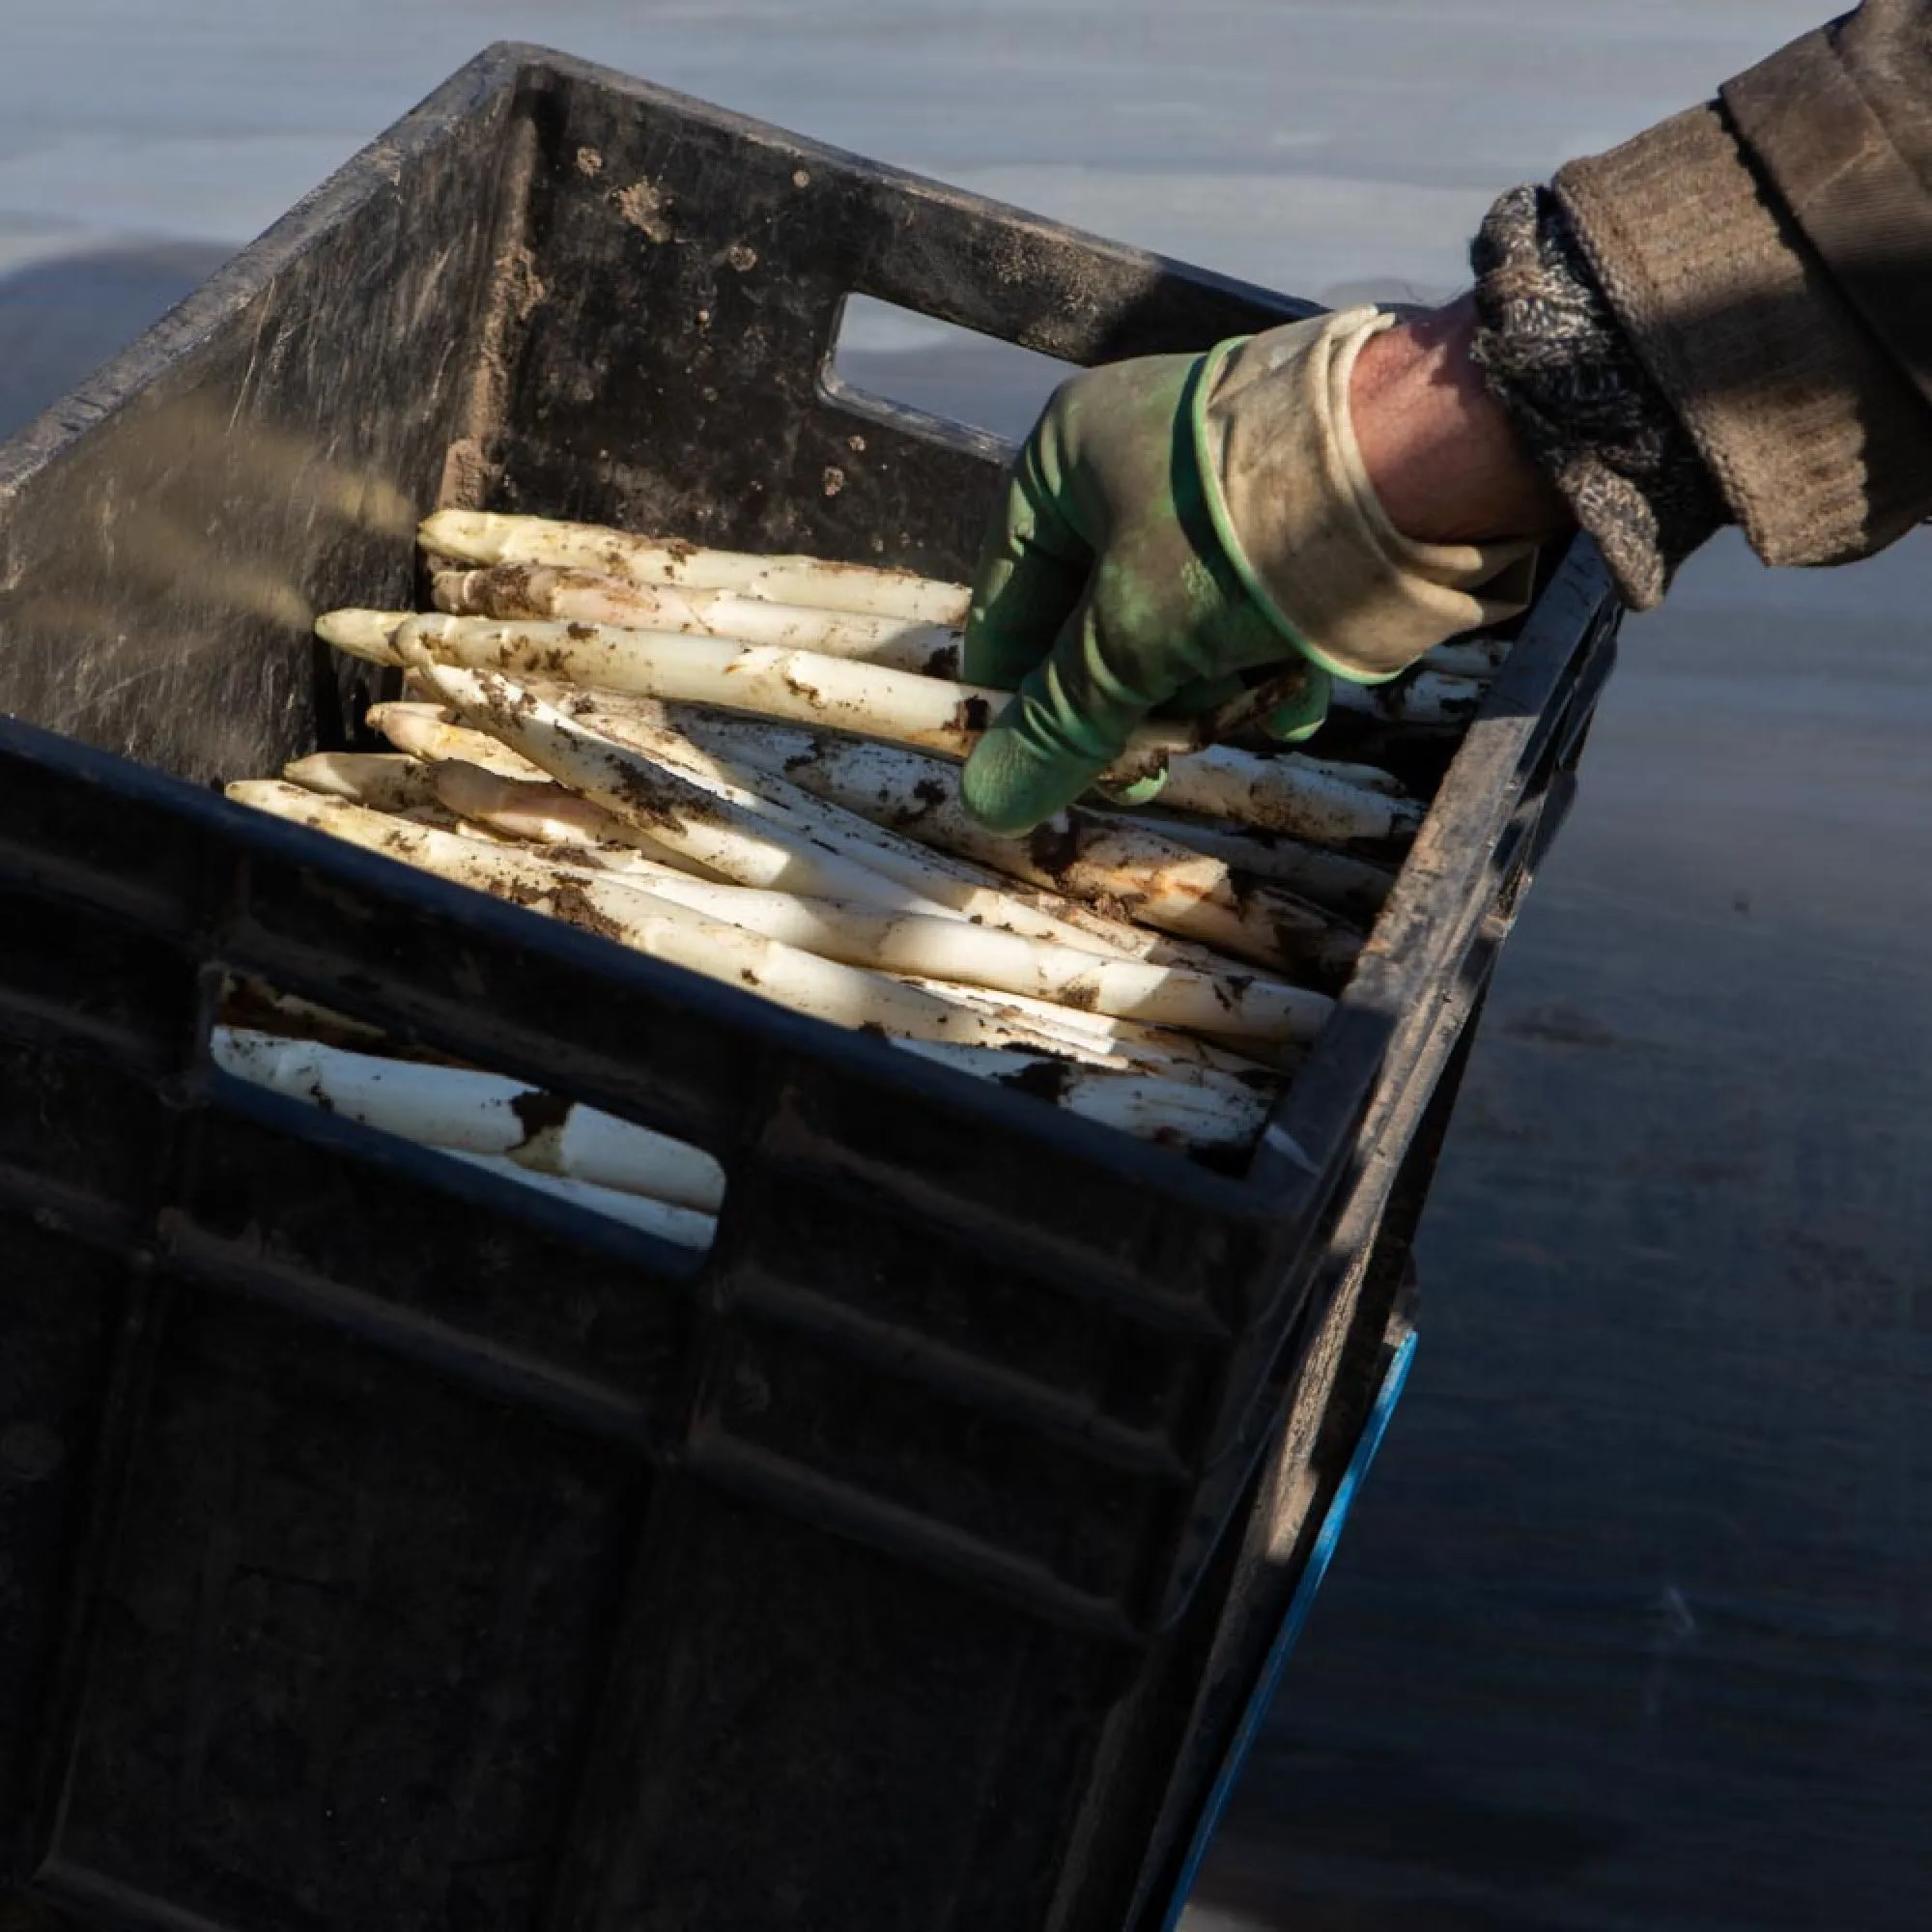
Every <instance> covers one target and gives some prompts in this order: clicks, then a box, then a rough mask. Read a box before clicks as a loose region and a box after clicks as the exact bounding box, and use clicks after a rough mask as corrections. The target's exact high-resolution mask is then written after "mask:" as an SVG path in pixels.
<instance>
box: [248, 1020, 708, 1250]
mask: <svg viewBox="0 0 1932 1932" xmlns="http://www.w3.org/2000/svg"><path fill="white" fill-rule="evenodd" d="M210 1051H211V1053H212V1055H213V1060H214V1064H215V1065H217V1066H219V1067H220V1068H221V1069H222V1070H223V1071H224V1072H226V1073H232V1074H234V1075H235V1076H236V1077H237V1078H238V1079H241V1080H249V1081H253V1082H254V1083H255V1085H257V1086H259V1087H269V1088H272V1089H273V1090H274V1091H275V1092H276V1093H278V1094H292V1095H294V1096H295V1097H296V1098H297V1099H312V1100H314V1101H316V1102H317V1103H318V1104H319V1105H321V1106H325V1107H327V1108H328V1109H329V1111H330V1112H332V1113H336V1114H340V1115H342V1116H344V1117H345V1118H346V1119H348V1120H352V1121H359V1122H362V1123H363V1124H364V1125H365V1126H371V1127H380V1128H382V1129H383V1130H384V1132H385V1133H392V1134H400V1135H402V1136H403V1138H404V1139H406V1140H412V1141H424V1142H427V1143H428V1144H429V1145H430V1146H432V1147H442V1148H461V1149H463V1150H464V1151H467V1152H469V1153H489V1154H501V1155H504V1156H505V1157H507V1158H508V1159H511V1160H514V1161H516V1162H517V1163H518V1164H519V1165H520V1166H524V1167H529V1168H534V1169H536V1170H538V1171H540V1172H543V1173H548V1174H560V1175H562V1176H564V1177H565V1178H566V1179H575V1180H587V1181H590V1182H592V1183H593V1184H595V1185H596V1186H599V1187H614V1188H617V1189H619V1190H621V1191H622V1192H624V1193H626V1194H648V1195H650V1196H652V1197H653V1198H654V1199H656V1200H659V1201H664V1202H668V1203H670V1204H671V1205H673V1206H675V1207H680V1208H695V1209H696V1210H697V1211H698V1212H700V1213H705V1214H715V1213H717V1211H718V1207H719V1204H720V1202H722V1201H723V1200H724V1198H725V1171H724V1169H722V1168H721V1167H720V1166H719V1165H718V1163H717V1162H716V1161H715V1160H713V1159H712V1158H711V1156H710V1155H709V1154H708V1153H705V1152H703V1151H701V1150H700V1149H698V1148H695V1147H691V1146H689V1145H688V1144H687V1143H685V1142H683V1141H679V1140H673V1139H671V1138H670V1136H669V1135H668V1134H660V1133H654V1132H653V1131H652V1130H651V1129H650V1128H649V1127H640V1126H637V1125H634V1124H633V1123H632V1122H629V1121H622V1120H619V1119H618V1118H617V1117H616V1116H615V1115H614V1114H606V1113H603V1112H601V1111H600V1110H599V1109H597V1108H595V1107H586V1106H582V1105H581V1104H573V1103H571V1102H569V1101H564V1100H559V1099H557V1098H556V1097H555V1096H554V1095H552V1094H546V1093H543V1092H542V1091H541V1090H539V1089H536V1088H532V1087H529V1086H527V1085H526V1084H525V1083H524V1082H523V1081H521V1080H512V1079H510V1078H508V1077H507V1076H506V1075H504V1074H500V1073H484V1072H480V1071H478V1070H476V1069H474V1068H471V1067H468V1066H437V1065H424V1064H423V1063H422V1062H420V1061H412V1060H392V1059H389V1058H387V1057H386V1056H384V1055H382V1054H376V1053H353V1052H349V1051H346V1050H344V1049H343V1048H341V1047H331V1046H325V1045H322V1044H319V1043H318V1042H317V1041H315V1040H311V1039H298V1038H291V1037H287V1036H285V1035H279V1034H270V1033H261V1032H257V1031H256V1030H254V1029H252V1028H247V1027H225V1026H222V1027H216V1028H214V1029H213V1033H212V1035H211V1037H210Z"/></svg>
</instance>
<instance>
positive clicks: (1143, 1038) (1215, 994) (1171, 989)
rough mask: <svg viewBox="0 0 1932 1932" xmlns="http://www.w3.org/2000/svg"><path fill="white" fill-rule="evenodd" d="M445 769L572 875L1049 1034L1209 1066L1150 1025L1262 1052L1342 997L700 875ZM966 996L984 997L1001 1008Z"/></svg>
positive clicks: (1316, 1020) (467, 797)
mask: <svg viewBox="0 0 1932 1932" xmlns="http://www.w3.org/2000/svg"><path fill="white" fill-rule="evenodd" d="M438 772H439V781H440V783H441V785H442V787H443V796H444V797H445V799H447V800H449V801H451V802H452V803H459V802H460V803H459V809H460V810H461V812H462V814H463V816H464V817H466V818H469V817H474V818H476V819H478V820H480V821H481V822H483V823H484V824H486V825H489V826H491V827H493V828H494V829H497V830H499V831H504V832H508V833H511V834H513V835H516V836H523V837H531V838H537V839H540V840H543V841H546V842H548V843H550V844H551V845H552V848H553V851H554V853H555V855H556V857H557V859H558V860H559V862H561V863H562V864H563V865H564V866H565V867H567V868H568V869H570V870H572V871H575V870H577V869H578V868H580V867H590V868H602V867H606V866H607V865H608V866H610V867H611V868H612V869H613V870H614V871H615V872H616V873H617V875H618V876H619V877H621V878H628V879H629V880H631V881H632V883H634V884H637V885H639V886H640V887H641V888H642V889H644V890H645V891H648V892H650V893H651V894H653V895H655V896H657V897H659V898H662V899H668V900H670V901H672V902H673V903H675V904H678V905H683V906H688V907H690V908H691V909H692V910H693V911H696V912H699V913H702V914H704V915H705V917H707V918H710V919H718V920H724V921H725V922H727V923H730V924H733V925H742V926H745V927H746V928H747V929H749V930H751V931H753V932H760V933H763V934H765V935H766V937H768V938H771V939H777V940H781V941H782V942H783V943H784V944H786V945H789V946H796V947H800V948H802V949H803V950H804V951H806V952H813V953H816V954H818V956H819V957H821V958H825V959H838V960H842V961H844V962H845V963H846V964H848V965H855V966H866V967H870V968H872V969H874V970H876V971H879V972H884V973H890V974H892V975H893V976H894V977H895V978H899V979H903V980H906V981H907V982H908V983H914V982H915V981H916V982H917V983H918V984H919V985H920V986H921V987H922V989H923V990H925V991H928V992H932V993H935V994H937V995H939V996H940V997H942V998H954V999H965V1000H967V1001H968V1002H969V1003H970V1004H973V1005H976V1006H979V1007H980V1008H982V1009H985V1010H989V1011H991V1012H993V1013H994V1014H995V1015H996V1016H997V1017H1000V1018H1001V1019H1002V1020H1003V1021H1005V1022H1007V1023H1009V1024H1011V1025H1014V1026H1015V1027H1017V1028H1019V1029H1021V1030H1031V1031H1034V1032H1037V1033H1039V1034H1042V1035H1043V1036H1045V1037H1052V1038H1056V1039H1058V1038H1062V1037H1070V1043H1074V1044H1079V1043H1083V1042H1085V1041H1086V1040H1088V1039H1090V1038H1091V1039H1095V1040H1097V1041H1099V1042H1100V1043H1102V1044H1105V1043H1106V1042H1108V1041H1109V1040H1111V1039H1112V1038H1114V1037H1126V1038H1132V1039H1134V1040H1136V1041H1137V1043H1138V1045H1139V1046H1140V1048H1141V1049H1142V1053H1141V1057H1142V1058H1143V1059H1147V1060H1149V1061H1150V1063H1151V1062H1152V1060H1154V1059H1158V1061H1160V1062H1162V1063H1165V1062H1166V1061H1168V1060H1174V1059H1178V1060H1180V1061H1185V1062H1189V1063H1194V1064H1202V1065H1206V1064H1210V1054H1209V1052H1208V1050H1204V1049H1201V1048H1199V1047H1197V1046H1196V1044H1195V1043H1194V1042H1191V1041H1189V1040H1187V1039H1186V1038H1185V1037H1183V1036H1181V1035H1179V1034H1175V1035H1173V1036H1168V1035H1166V1034H1164V1033H1163V1034H1161V1035H1152V1034H1147V1033H1145V1032H1144V1031H1143V1029H1145V1028H1147V1027H1159V1028H1162V1029H1168V1028H1188V1029H1192V1030H1198V1031H1200V1032H1203V1033H1208V1034H1211V1035H1213V1036H1214V1037H1217V1038H1225V1039H1227V1040H1228V1041H1229V1043H1230V1044H1231V1045H1238V1046H1239V1048H1240V1049H1241V1050H1242V1051H1243V1052H1254V1053H1264V1052H1265V1051H1266V1050H1267V1049H1268V1048H1270V1047H1272V1046H1273V1045H1275V1044H1278V1043H1284V1042H1298V1041H1306V1040H1308V1039H1311V1038H1313V1037H1314V1036H1315V1035H1316V1034H1317V1033H1318V1032H1320V1030H1321V1026H1322V1025H1323V1024H1324V1022H1325V1021H1326V1019H1327V1016H1328V1014H1329V1012H1330V1011H1331V1010H1332V1005H1333V1003H1332V1002H1331V1001H1329V1000H1327V999H1326V998H1324V997H1323V996H1322V995H1321V994H1319V993H1311V992H1308V991H1306V990H1305V989H1303V988H1301V987H1296V986H1289V985H1285V984H1283V983H1282V982H1280V981H1279V980H1267V979H1264V978H1262V977H1261V976H1259V975H1255V974H1246V973H1239V972H1235V971H1230V970H1227V969H1220V970H1216V971H1213V972H1210V973H1201V972H1196V971H1192V970H1189V969H1186V968H1176V967H1168V966H1160V965H1153V964H1149V963H1147V962H1144V961H1139V960H1126V959H1120V958H1114V957H1108V956H1104V955H1101V954H1096V953H1094V952H1087V951H1076V950H1074V949H1072V948H1069V947H1064V946H1057V945H1054V944H1051V943H1049V942H1044V941H1038V940H1033V939H1026V938H1022V937H1020V936H1019V935H1017V934H1013V933H1009V932H1003V931H1000V930H998V929H996V928H993V927H990V926H984V925H980V924H977V923H971V922H968V921H964V920H955V919H935V918H930V917H923V916H921V915H919V914H894V913H885V912H881V911H879V910H878V909H877V908H875V907H872V906H866V905H852V904H845V903H840V902H838V901H835V900H830V899H816V898H806V897H799V896H796V895H791V894H788V893H770V892H758V891H755V890H753V889H750V888H747V887H743V886H733V885H725V884H720V883H717V882H715V881H708V880H698V879H694V878H690V877H688V876H685V875H682V874H679V873H677V872H675V871H673V870H671V869H670V868H668V867H664V866H661V865H657V864H654V863H653V862H652V861H651V860H650V859H649V858H647V857H646V856H645V855H644V854H643V853H641V852H639V851H638V850H637V849H636V848H635V847H632V846H619V847H616V848H612V847H610V846H603V845H599V844H596V843H586V842H583V841H584V840H585V839H586V838H593V837H594V835H595V834H596V832H598V831H599V830H601V829H608V825H607V824H606V823H605V821H608V814H605V813H604V812H603V810H602V808H601V807H598V806H595V805H592V804H590V802H589V801H588V800H585V799H581V798H579V797H577V795H576V794H575V793H572V792H569V791H566V790H564V789H563V787H561V786H558V785H545V786H538V785H518V784H516V783H514V782H513V781H505V780H500V779H497V778H494V777H493V776H492V775H491V774H489V773H485V772H481V771H478V770H477V769H476V768H475V767H474V766H470V765H464V764H461V763H450V764H446V765H443V766H440V767H439V768H438ZM519 793H523V794H526V796H524V797H521V798H520V797H519V796H518V794H519ZM617 829H619V830H621V829H622V828H617ZM966 988H984V989H987V991H988V993H989V995H990V1002H991V1004H989V1003H988V1002H987V1001H981V1000H979V999H977V998H976V997H974V995H973V994H972V993H970V992H967V991H965V990H964V989H966ZM1022 1001H1023V1002H1024V1006H1023V1007H1022V1005H1021V1002H1022ZM1101 1016H1114V1017H1115V1019H1116V1021H1117V1022H1118V1023H1114V1024H1102V1023H1101ZM1128 1022H1133V1023H1138V1024H1134V1025H1130V1024H1127V1023H1128Z"/></svg>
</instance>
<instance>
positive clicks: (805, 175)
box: [791, 168, 811, 187]
mask: <svg viewBox="0 0 1932 1932" xmlns="http://www.w3.org/2000/svg"><path fill="white" fill-rule="evenodd" d="M791 185H792V186H793V187H810V185H811V175H810V171H809V170H807V169H805V168H794V169H793V170H792V176H791Z"/></svg>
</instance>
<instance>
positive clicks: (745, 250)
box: [723, 241, 758, 275]
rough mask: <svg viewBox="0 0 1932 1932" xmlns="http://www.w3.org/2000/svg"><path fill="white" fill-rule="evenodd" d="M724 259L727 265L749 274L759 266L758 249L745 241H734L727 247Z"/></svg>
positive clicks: (741, 272)
mask: <svg viewBox="0 0 1932 1932" xmlns="http://www.w3.org/2000/svg"><path fill="white" fill-rule="evenodd" d="M723 259H724V261H725V264H726V266H727V267H729V268H733V269H736V270H737V271H738V272H739V273H740V274H741V275H748V274H750V273H751V271H752V270H753V269H755V268H756V267H757V266H758V251H757V250H756V249H755V248H753V247H751V246H749V245H748V244H747V243H745V242H743V241H734V242H732V244H731V245H730V247H728V248H727V249H725V254H724V258H723Z"/></svg>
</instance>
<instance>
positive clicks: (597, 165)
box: [577, 148, 604, 181]
mask: <svg viewBox="0 0 1932 1932" xmlns="http://www.w3.org/2000/svg"><path fill="white" fill-rule="evenodd" d="M577 172H578V173H579V174H581V175H586V176H588V177H589V178H590V179H591V180H592V181H595V180H596V179H597V177H598V176H599V175H601V174H602V173H603V172H604V156H602V155H600V154H599V153H598V152H597V150H596V149H595V148H579V149H578V151H577Z"/></svg>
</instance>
